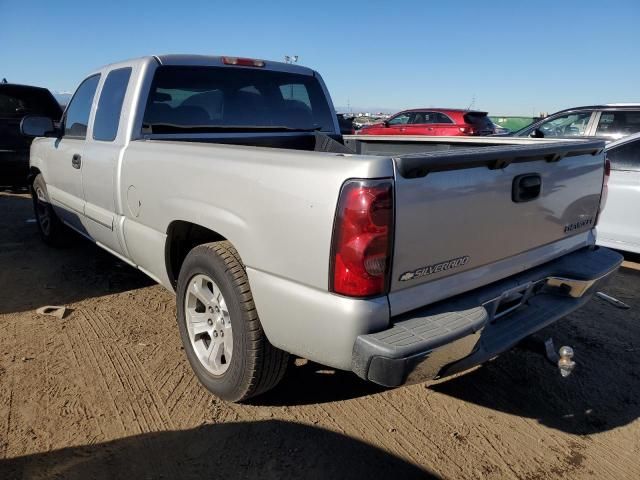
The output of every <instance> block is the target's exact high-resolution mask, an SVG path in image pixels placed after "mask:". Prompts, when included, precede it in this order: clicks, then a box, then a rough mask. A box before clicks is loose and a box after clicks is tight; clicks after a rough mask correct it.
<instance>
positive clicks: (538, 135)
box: [529, 128, 544, 138]
mask: <svg viewBox="0 0 640 480" xmlns="http://www.w3.org/2000/svg"><path fill="white" fill-rule="evenodd" d="M529 136H530V137H531V138H544V133H542V130H540V129H539V128H536V129H534V130H533V131H532V132H531V133H530V134H529Z"/></svg>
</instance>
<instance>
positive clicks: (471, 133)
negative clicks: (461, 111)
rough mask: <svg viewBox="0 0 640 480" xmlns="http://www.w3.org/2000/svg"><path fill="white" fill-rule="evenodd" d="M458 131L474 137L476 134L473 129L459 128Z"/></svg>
mask: <svg viewBox="0 0 640 480" xmlns="http://www.w3.org/2000/svg"><path fill="white" fill-rule="evenodd" d="M459 130H460V132H461V133H464V134H465V135H474V134H475V133H476V131H475V130H474V129H473V127H459Z"/></svg>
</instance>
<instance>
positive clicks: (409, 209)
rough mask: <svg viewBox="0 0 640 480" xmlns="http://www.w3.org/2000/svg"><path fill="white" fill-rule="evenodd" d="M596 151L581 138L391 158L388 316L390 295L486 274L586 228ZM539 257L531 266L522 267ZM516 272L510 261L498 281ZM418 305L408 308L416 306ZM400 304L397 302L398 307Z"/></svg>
mask: <svg viewBox="0 0 640 480" xmlns="http://www.w3.org/2000/svg"><path fill="white" fill-rule="evenodd" d="M603 148H604V142H601V141H581V142H570V143H554V144H549V143H547V144H541V145H539V146H537V145H536V146H532V145H518V146H499V147H482V148H472V149H465V150H452V151H445V152H433V153H426V154H418V155H407V156H401V157H397V158H395V159H394V163H395V168H396V193H395V195H396V220H395V222H396V224H395V232H396V233H395V243H394V253H393V266H392V279H391V286H390V292H391V294H390V296H389V298H390V302H391V309H392V312H394V311H396V312H397V308H394V304H393V302H394V295H393V293H394V292H398V291H401V290H403V289H407V288H411V287H415V286H417V285H421V284H426V283H429V282H437V281H438V280H441V279H443V278H445V277H450V276H453V275H456V274H460V273H462V272H465V271H469V270H473V269H476V268H479V267H482V266H485V269H483V270H485V271H486V266H487V265H491V264H492V263H496V262H499V261H501V260H504V259H507V258H509V257H514V256H516V255H519V254H522V253H523V252H529V251H534V250H535V249H536V248H538V247H541V246H543V245H549V244H553V243H555V242H560V241H563V240H565V239H567V238H569V237H571V236H575V235H579V234H584V232H587V231H588V230H590V229H591V228H593V226H594V224H595V221H596V216H597V213H598V208H599V202H600V195H601V192H602V180H603V173H604V153H603ZM529 260H532V259H531V258H529ZM546 260H548V258H540V261H539V262H536V261H535V259H533V261H532V262H530V263H529V266H531V265H532V264H536V263H542V262H543V261H546ZM522 268H523V266H522V264H520V265H517V264H515V263H514V265H513V268H511V269H504V268H502V276H506V275H510V274H513V273H516V272H517V271H520V270H522ZM511 270H513V271H511ZM479 271H480V270H479ZM464 277H465V278H468V277H469V276H468V275H465V276H464ZM488 281H490V280H488ZM447 283H449V284H450V282H447ZM476 283H477V282H476ZM487 283H488V282H487ZM475 286H477V285H474V286H473V287H475ZM470 288H472V286H470ZM460 289H461V288H458V290H460ZM419 290H420V289H416V294H417V295H418V297H419ZM421 301H422V304H423V305H424V301H425V299H420V298H416V299H415V301H414V302H410V303H412V304H413V306H414V307H417V306H420V302H421ZM407 305H409V304H407V302H406V295H405V298H404V300H403V308H402V310H406V308H407Z"/></svg>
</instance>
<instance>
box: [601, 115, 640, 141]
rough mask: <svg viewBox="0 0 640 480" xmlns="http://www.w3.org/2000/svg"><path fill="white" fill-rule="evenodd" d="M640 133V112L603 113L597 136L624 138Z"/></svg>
mask: <svg viewBox="0 0 640 480" xmlns="http://www.w3.org/2000/svg"><path fill="white" fill-rule="evenodd" d="M637 132H640V110H621V111H617V112H602V113H601V114H600V119H599V120H598V126H597V128H596V135H597V136H602V137H610V138H622V137H626V136H627V135H631V134H634V133H637Z"/></svg>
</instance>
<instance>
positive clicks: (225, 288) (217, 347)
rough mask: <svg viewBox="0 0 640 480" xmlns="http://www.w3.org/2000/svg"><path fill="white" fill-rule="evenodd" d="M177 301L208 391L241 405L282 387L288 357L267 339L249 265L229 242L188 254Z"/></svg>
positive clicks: (189, 350)
mask: <svg viewBox="0 0 640 480" xmlns="http://www.w3.org/2000/svg"><path fill="white" fill-rule="evenodd" d="M177 303H178V328H179V330H180V336H181V338H182V343H183V345H184V349H185V352H186V354H187V358H188V360H189V363H190V364H191V367H192V368H193V370H194V372H195V374H196V376H197V377H198V379H199V380H200V382H201V383H202V384H203V385H204V386H205V387H206V388H207V389H208V390H209V391H211V392H212V393H214V394H215V395H217V396H218V397H220V398H222V399H224V400H228V401H232V402H238V401H242V400H246V399H248V398H250V397H253V396H256V395H259V394H261V393H264V392H266V391H267V390H270V389H271V388H273V387H275V386H276V385H277V384H278V382H279V381H280V380H281V378H282V376H283V375H284V373H285V371H286V367H287V360H288V354H287V353H286V352H283V351H282V350H279V349H277V348H275V347H274V346H273V345H271V344H270V343H269V340H267V337H266V335H265V334H264V331H263V329H262V325H261V324H260V319H259V318H258V313H257V312H256V309H255V305H254V303H253V296H252V295H251V289H250V288H249V281H248V279H247V274H246V272H245V269H244V265H243V264H242V262H241V260H240V257H239V256H238V252H236V250H235V248H233V246H232V245H231V244H230V243H229V242H227V241H221V242H214V243H208V244H205V245H200V246H198V247H195V248H194V249H193V250H191V252H189V254H188V255H187V258H186V259H185V261H184V263H183V265H182V268H181V270H180V275H179V277H178V291H177Z"/></svg>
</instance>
